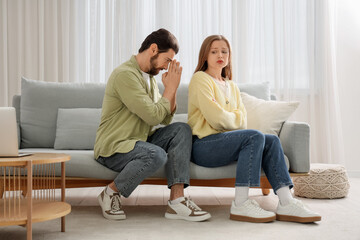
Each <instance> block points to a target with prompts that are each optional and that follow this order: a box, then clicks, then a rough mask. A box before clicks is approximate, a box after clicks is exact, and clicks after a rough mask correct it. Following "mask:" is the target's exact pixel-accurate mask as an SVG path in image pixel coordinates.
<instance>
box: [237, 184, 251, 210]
mask: <svg viewBox="0 0 360 240" xmlns="http://www.w3.org/2000/svg"><path fill="white" fill-rule="evenodd" d="M248 199H249V187H235V205H236V206H241V204H243V203H244V202H245V201H246V200H248Z"/></svg>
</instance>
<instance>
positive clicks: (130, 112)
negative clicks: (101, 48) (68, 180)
mask: <svg viewBox="0 0 360 240" xmlns="http://www.w3.org/2000/svg"><path fill="white" fill-rule="evenodd" d="M178 51H179V45H178V42H177V39H176V38H175V37H174V35H172V34H171V33H170V32H169V31H167V30H165V29H159V30H158V31H155V32H152V33H151V34H150V35H149V36H147V37H146V39H145V40H144V42H143V43H142V45H141V47H140V49H139V53H138V54H137V55H136V56H132V57H131V58H130V60H129V61H127V62H125V63H123V64H122V65H120V66H119V67H117V68H116V69H115V70H114V71H113V72H112V74H111V76H110V78H109V80H108V83H107V85H106V90H105V96H104V100H103V106H102V116H101V123H100V126H99V129H98V131H97V134H96V142H95V147H94V154H95V159H96V160H97V161H98V162H99V163H101V164H103V165H104V166H106V167H108V168H110V169H112V170H114V171H117V172H119V174H118V175H117V177H116V178H115V179H114V181H113V182H112V183H110V184H109V185H108V186H107V187H106V188H105V189H104V190H103V191H102V192H101V194H100V195H99V197H98V200H99V203H100V206H101V208H102V212H103V215H104V217H105V218H107V219H112V220H120V219H125V218H126V216H125V213H124V211H123V209H122V206H121V198H120V196H124V197H129V196H130V194H131V193H132V192H133V191H134V189H135V188H136V187H137V186H138V185H139V184H140V183H141V182H142V181H143V180H144V179H145V178H147V177H150V176H151V175H152V174H154V173H155V171H156V170H158V169H159V168H160V167H162V166H164V165H165V171H166V177H167V181H168V187H169V188H170V189H171V193H170V200H169V201H168V207H167V211H166V213H165V217H166V218H169V219H184V220H188V221H204V220H206V219H209V218H210V217H211V216H210V214H209V213H207V212H205V211H202V210H201V209H200V208H199V207H198V206H197V205H196V204H195V203H194V202H192V201H191V200H190V199H188V198H184V187H187V186H188V185H189V165H190V157H191V147H192V133H191V129H190V127H189V126H188V125H187V124H185V123H174V124H170V125H168V124H169V123H170V122H171V120H172V117H173V114H174V112H175V109H176V91H177V88H178V86H179V83H180V78H181V71H182V67H180V63H179V62H177V61H176V60H173V58H174V56H175V54H177V52H178ZM161 70H168V72H166V73H164V74H163V75H162V82H163V84H164V87H165V89H164V92H163V96H161V95H160V93H159V89H158V87H157V83H156V80H155V79H154V77H153V76H154V75H157V74H158V73H159V72H160V71H161ZM160 123H161V124H164V125H167V126H165V127H163V128H160V129H157V130H156V131H155V132H153V131H152V127H153V126H156V125H158V124H160Z"/></svg>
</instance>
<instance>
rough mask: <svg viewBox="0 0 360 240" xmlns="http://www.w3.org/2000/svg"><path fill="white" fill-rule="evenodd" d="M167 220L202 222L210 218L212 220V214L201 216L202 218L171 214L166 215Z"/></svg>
mask: <svg viewBox="0 0 360 240" xmlns="http://www.w3.org/2000/svg"><path fill="white" fill-rule="evenodd" d="M165 218H167V219H171V220H186V221H191V222H202V221H205V220H208V219H209V218H211V215H210V213H207V214H204V215H201V216H191V217H189V216H187V217H186V216H181V215H178V214H171V213H165Z"/></svg>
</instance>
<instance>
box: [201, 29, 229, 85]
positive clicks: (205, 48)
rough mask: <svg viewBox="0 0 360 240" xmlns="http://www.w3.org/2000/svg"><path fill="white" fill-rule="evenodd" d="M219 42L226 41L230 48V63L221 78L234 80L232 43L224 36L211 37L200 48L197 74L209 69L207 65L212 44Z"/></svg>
mask: <svg viewBox="0 0 360 240" xmlns="http://www.w3.org/2000/svg"><path fill="white" fill-rule="evenodd" d="M218 40H222V41H225V42H226V44H227V46H228V48H229V63H228V65H227V66H226V67H224V68H223V69H222V71H221V76H222V77H223V78H228V79H230V80H231V78H232V64H231V48H230V43H229V41H228V40H227V39H226V38H225V37H224V36H222V35H211V36H209V37H207V38H205V40H204V42H203V43H202V45H201V48H200V52H199V61H198V65H197V67H196V69H195V72H194V73H196V72H198V71H205V70H206V69H207V68H208V64H207V58H208V56H209V52H210V47H211V44H212V43H213V42H214V41H218Z"/></svg>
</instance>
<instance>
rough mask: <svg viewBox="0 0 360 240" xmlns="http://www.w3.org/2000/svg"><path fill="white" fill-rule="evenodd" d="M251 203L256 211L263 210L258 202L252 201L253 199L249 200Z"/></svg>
mask: <svg viewBox="0 0 360 240" xmlns="http://www.w3.org/2000/svg"><path fill="white" fill-rule="evenodd" d="M251 205H253V206H254V207H255V211H256V213H260V212H263V211H264V209H262V208H261V207H260V205H259V203H258V202H256V201H254V200H251Z"/></svg>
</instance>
